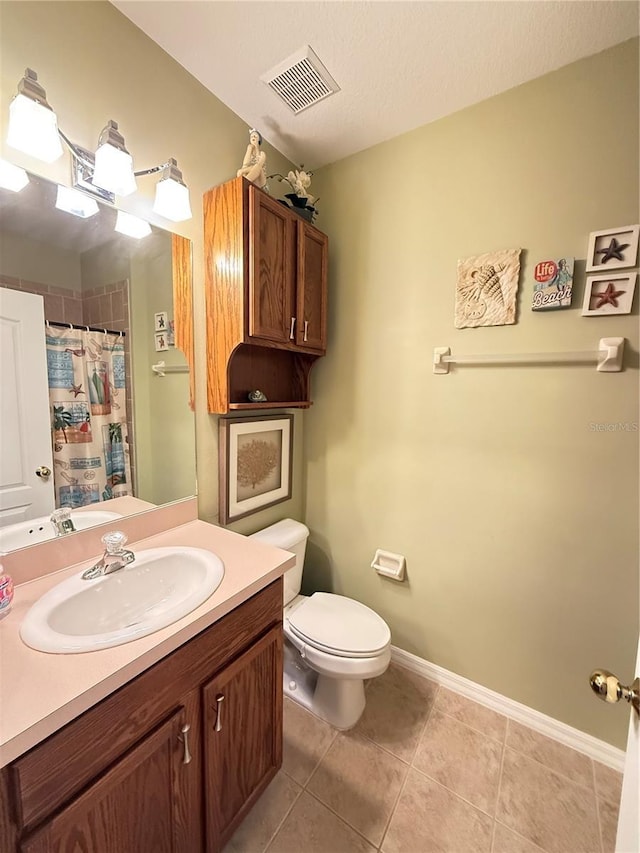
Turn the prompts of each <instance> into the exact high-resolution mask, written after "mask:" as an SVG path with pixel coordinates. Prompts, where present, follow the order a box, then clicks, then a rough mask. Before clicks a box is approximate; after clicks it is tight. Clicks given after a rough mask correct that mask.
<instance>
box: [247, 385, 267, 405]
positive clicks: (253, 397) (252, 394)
mask: <svg viewBox="0 0 640 853" xmlns="http://www.w3.org/2000/svg"><path fill="white" fill-rule="evenodd" d="M247 397H248V398H249V402H250V403H266V402H267V395H266V394H263V393H262V391H259V390H258V389H257V388H256V390H255V391H249V393H248V394H247Z"/></svg>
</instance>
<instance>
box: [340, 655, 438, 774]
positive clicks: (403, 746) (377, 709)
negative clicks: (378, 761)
mask: <svg viewBox="0 0 640 853" xmlns="http://www.w3.org/2000/svg"><path fill="white" fill-rule="evenodd" d="M437 690H438V685H437V684H434V682H432V681H429V680H428V679H426V678H422V677H421V676H419V675H416V674H415V673H413V672H409V670H407V669H403V668H402V667H399V666H393V665H392V666H390V667H389V669H388V670H387V671H386V672H385V674H384V675H381V676H380V677H379V678H376V679H374V680H373V683H372V684H371V685H370V686H369V689H368V690H367V705H366V707H365V709H364V714H363V715H362V717H361V718H360V722H359V723H358V725H357V726H356V727H355V729H354V731H355V732H356V733H358V734H362V735H364V736H365V737H368V738H370V739H371V740H372V741H374V742H375V743H377V744H378V745H379V746H383V747H384V748H385V749H388V750H389V751H390V752H392V753H393V754H394V755H397V756H398V758H402V759H403V760H404V761H411V759H412V758H413V755H414V753H415V751H416V747H417V745H418V740H419V739H420V735H421V734H422V729H423V728H424V724H425V722H426V719H427V717H428V716H429V712H430V710H431V706H432V705H433V700H434V699H435V696H436V693H437Z"/></svg>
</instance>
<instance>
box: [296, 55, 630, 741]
mask: <svg viewBox="0 0 640 853" xmlns="http://www.w3.org/2000/svg"><path fill="white" fill-rule="evenodd" d="M638 150H639V145H638V41H637V40H633V41H630V42H626V43H624V44H622V45H620V46H618V47H616V48H613V49H611V50H608V51H606V52H604V53H601V54H599V55H596V56H593V57H591V58H588V59H585V60H583V61H580V62H578V63H575V64H573V65H570V66H567V67H565V68H563V69H561V70H560V71H557V72H554V73H552V74H549V75H547V76H545V77H543V78H540V79H538V80H535V81H533V82H531V83H528V84H526V85H523V86H520V87H518V88H516V89H513V90H511V91H509V92H506V93H505V94H502V95H499V96H497V97H494V98H491V99H490V100H487V101H485V102H483V103H480V104H478V105H476V106H474V107H471V108H468V109H465V110H464V111H462V112H459V113H457V114H455V115H452V116H450V117H448V118H445V119H442V120H440V121H437V122H434V123H433V124H430V125H427V126H425V127H422V128H420V129H418V130H416V131H413V132H411V133H408V134H406V135H403V136H401V137H398V138H396V139H393V140H391V141H390V142H387V143H384V144H381V145H377V146H375V147H373V148H371V149H368V150H367V151H364V152H362V153H360V154H357V155H354V156H352V157H349V158H347V159H345V160H342V161H340V162H338V163H335V164H333V165H331V166H329V167H327V168H325V169H322V170H321V171H320V172H319V173H317V174H316V176H315V178H314V191H315V192H316V193H317V195H319V196H321V198H322V203H321V206H322V217H321V220H320V223H319V224H320V227H322V228H323V229H324V230H326V231H328V233H329V236H330V241H331V242H330V245H331V252H330V282H331V286H330V293H329V304H330V317H329V348H328V355H327V357H326V358H325V359H322V360H321V361H320V362H319V364H318V365H317V367H315V368H314V371H315V374H314V400H315V404H314V406H313V409H311V410H310V411H309V413H308V414H307V415H306V416H305V458H306V460H307V488H306V499H305V518H306V521H307V524H308V525H309V527H310V529H311V543H310V547H309V561H308V570H307V572H306V583H307V588H308V589H311V588H329V589H332V590H334V591H336V592H340V593H344V594H346V595H348V596H352V597H354V598H357V599H360V600H361V601H364V602H365V603H367V604H369V605H371V606H372V607H373V608H375V609H376V610H377V611H378V612H379V613H380V614H381V615H382V616H383V617H384V618H385V619H386V620H387V621H388V622H389V624H390V626H391V629H392V635H393V643H394V644H395V645H397V646H399V647H400V648H402V649H405V650H407V651H409V652H413V653H415V654H417V655H420V656H421V657H424V658H426V659H427V660H429V661H432V662H433V663H436V664H439V665H441V666H443V667H446V668H447V669H450V670H452V671H453V672H456V673H459V674H460V675H462V676H466V677H467V678H470V679H472V680H473V681H476V682H479V683H480V684H483V685H485V686H487V687H489V688H491V689H493V690H497V691H498V692H500V693H502V694H504V695H506V696H509V697H511V698H513V699H515V700H518V701H520V702H523V703H524V704H526V705H529V706H531V707H533V708H536V709H538V710H540V711H542V712H544V713H546V714H549V715H551V716H552V717H555V718H557V719H559V720H562V721H564V722H566V723H568V724H570V725H572V726H575V727H577V728H579V729H582V730H584V731H586V732H589V733H591V734H593V735H596V736H597V737H600V738H603V739H604V740H609V741H611V742H612V743H615V744H617V745H618V746H623V745H624V740H625V737H626V727H627V720H628V715H627V714H625V713H624V711H621V710H620V709H616V710H612V709H611V708H608V707H606V706H605V705H603V704H602V703H600V702H597V701H596V700H595V699H594V697H593V696H592V695H591V694H590V691H589V688H588V683H587V680H588V676H589V673H590V671H591V670H592V669H593V668H595V667H596V666H605V667H607V668H609V669H611V670H613V671H614V672H616V673H618V674H619V675H620V676H621V677H622V675H623V674H624V676H625V677H631V673H632V672H633V663H634V656H635V652H636V647H637V635H638V433H637V432H634V431H629V432H627V431H612V432H609V431H606V432H598V431H594V430H593V429H592V427H591V424H594V423H617V422H622V423H628V424H637V423H638V421H640V417H639V413H638V355H637V352H638V312H637V304H638V298H637V294H636V300H635V303H634V306H635V307H634V313H633V315H631V316H617V317H609V318H591V317H590V318H583V317H582V316H581V306H582V294H583V287H584V280H585V276H584V266H585V262H584V259H585V256H586V251H587V243H588V238H589V232H590V231H594V230H596V229H602V228H609V227H615V226H618V225H628V224H630V223H636V222H638ZM518 247H522V249H523V254H522V259H521V260H522V267H521V279H520V280H521V285H520V291H519V307H518V318H517V323H516V324H515V325H512V326H501V327H493V328H479V329H465V330H456V329H454V324H453V318H454V293H455V280H456V261H457V259H458V258H464V257H468V256H472V255H476V254H481V253H484V252H488V251H491V250H496V249H507V248H518ZM563 255H570V256H575V258H576V259H577V260H576V269H577V274H576V285H575V289H574V291H575V292H574V297H573V305H572V307H571V309H570V310H565V311H558V312H552V313H548V312H547V313H533V312H532V311H531V310H530V305H531V296H532V270H533V266H534V265H535V263H536V262H537V261H539V260H544V259H546V258H550V257H551V258H558V257H562V256H563ZM617 335H621V336H624V337H626V338H627V340H628V344H627V357H626V370H625V371H624V372H623V373H619V374H609V375H607V374H603V373H598V372H597V371H596V370H595V369H594V368H593V367H584V366H537V367H534V366H518V367H496V366H481V367H460V368H458V369H456V370H452V372H451V373H450V374H449V375H447V376H435V375H434V374H433V372H432V358H433V348H434V347H436V346H450V347H451V350H452V352H453V353H454V354H455V353H458V354H461V353H510V352H514V353H516V352H545V351H560V350H594V349H596V348H597V344H598V340H599V338H600V337H603V336H617ZM636 429H637V427H636ZM378 547H380V548H385V549H387V550H390V551H396V552H400V553H402V554H405V555H406V557H407V566H408V581H407V582H406V583H404V584H397V583H394V582H392V581H388V580H384V579H382V578H380V577H378V576H377V575H376V574H374V572H373V570H372V569H371V568H370V565H369V564H370V563H371V561H372V558H373V555H374V552H375V549H376V548H378Z"/></svg>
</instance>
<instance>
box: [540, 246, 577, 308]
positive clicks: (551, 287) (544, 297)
mask: <svg viewBox="0 0 640 853" xmlns="http://www.w3.org/2000/svg"><path fill="white" fill-rule="evenodd" d="M533 277H534V279H535V284H534V286H533V303H532V305H531V309H532V310H533V311H551V310H553V309H557V308H568V307H569V306H570V305H571V293H572V289H573V258H558V259H557V260H548V261H540V262H539V263H537V264H536V265H535V268H534V270H533Z"/></svg>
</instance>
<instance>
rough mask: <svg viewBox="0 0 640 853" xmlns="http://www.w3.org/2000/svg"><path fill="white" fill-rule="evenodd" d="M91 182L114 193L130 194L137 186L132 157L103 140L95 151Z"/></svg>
mask: <svg viewBox="0 0 640 853" xmlns="http://www.w3.org/2000/svg"><path fill="white" fill-rule="evenodd" d="M92 182H93V184H94V186H96V187H102V189H103V190H108V191H109V192H112V193H114V194H115V195H130V194H131V193H133V192H135V191H136V189H137V187H136V178H135V175H134V174H133V157H132V156H131V154H128V153H127V152H126V151H121V150H120V149H118V148H114V146H113V145H109V143H107V142H105V143H104V144H103V145H101V146H100V147H99V148H98V150H97V151H96V162H95V167H94V170H93V178H92Z"/></svg>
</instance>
